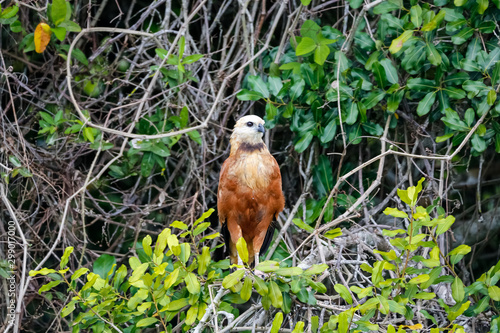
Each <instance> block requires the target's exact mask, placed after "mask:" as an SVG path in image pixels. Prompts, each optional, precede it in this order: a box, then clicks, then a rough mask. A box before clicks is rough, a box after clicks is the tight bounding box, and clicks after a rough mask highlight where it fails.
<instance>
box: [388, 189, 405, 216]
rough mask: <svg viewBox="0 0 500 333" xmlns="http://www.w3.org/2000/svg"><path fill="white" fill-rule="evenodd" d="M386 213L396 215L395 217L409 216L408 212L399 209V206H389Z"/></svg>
mask: <svg viewBox="0 0 500 333" xmlns="http://www.w3.org/2000/svg"><path fill="white" fill-rule="evenodd" d="M398 194H399V193H398ZM384 214H385V215H390V216H394V217H402V218H408V214H406V213H405V212H403V211H400V210H399V209H397V208H391V207H387V208H386V209H385V210H384Z"/></svg>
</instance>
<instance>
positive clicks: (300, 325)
mask: <svg viewBox="0 0 500 333" xmlns="http://www.w3.org/2000/svg"><path fill="white" fill-rule="evenodd" d="M351 2H352V0H351ZM316 330H317V329H316ZM316 330H314V329H313V330H312V331H313V332H315V331H316ZM302 332H304V322H303V321H299V322H297V324H295V328H294V329H293V331H292V333H302Z"/></svg>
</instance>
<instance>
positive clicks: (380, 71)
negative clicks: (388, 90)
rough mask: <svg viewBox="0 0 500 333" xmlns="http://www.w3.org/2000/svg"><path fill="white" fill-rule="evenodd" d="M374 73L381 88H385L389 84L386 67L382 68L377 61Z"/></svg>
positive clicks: (374, 64)
mask: <svg viewBox="0 0 500 333" xmlns="http://www.w3.org/2000/svg"><path fill="white" fill-rule="evenodd" d="M372 72H373V76H374V77H375V81H376V82H377V84H378V85H379V87H380V88H384V87H385V85H386V84H387V77H386V73H385V69H384V67H382V65H381V64H380V63H379V62H378V61H375V62H374V63H373V64H372ZM352 104H354V105H355V103H352ZM352 124H353V123H351V124H349V125H352Z"/></svg>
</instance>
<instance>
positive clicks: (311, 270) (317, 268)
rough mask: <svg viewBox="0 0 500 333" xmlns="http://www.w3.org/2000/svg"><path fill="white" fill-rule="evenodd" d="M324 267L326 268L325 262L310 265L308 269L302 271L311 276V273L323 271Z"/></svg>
mask: <svg viewBox="0 0 500 333" xmlns="http://www.w3.org/2000/svg"><path fill="white" fill-rule="evenodd" d="M326 269H328V265H326V264H321V265H312V266H311V267H310V268H309V269H308V270H306V271H305V272H304V275H305V276H311V275H316V274H320V273H323V272H324V271H325V270H326Z"/></svg>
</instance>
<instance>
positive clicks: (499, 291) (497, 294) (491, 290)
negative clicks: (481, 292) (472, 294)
mask: <svg viewBox="0 0 500 333" xmlns="http://www.w3.org/2000/svg"><path fill="white" fill-rule="evenodd" d="M488 295H490V297H491V299H492V300H494V301H496V302H500V288H499V287H497V286H490V287H488Z"/></svg>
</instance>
